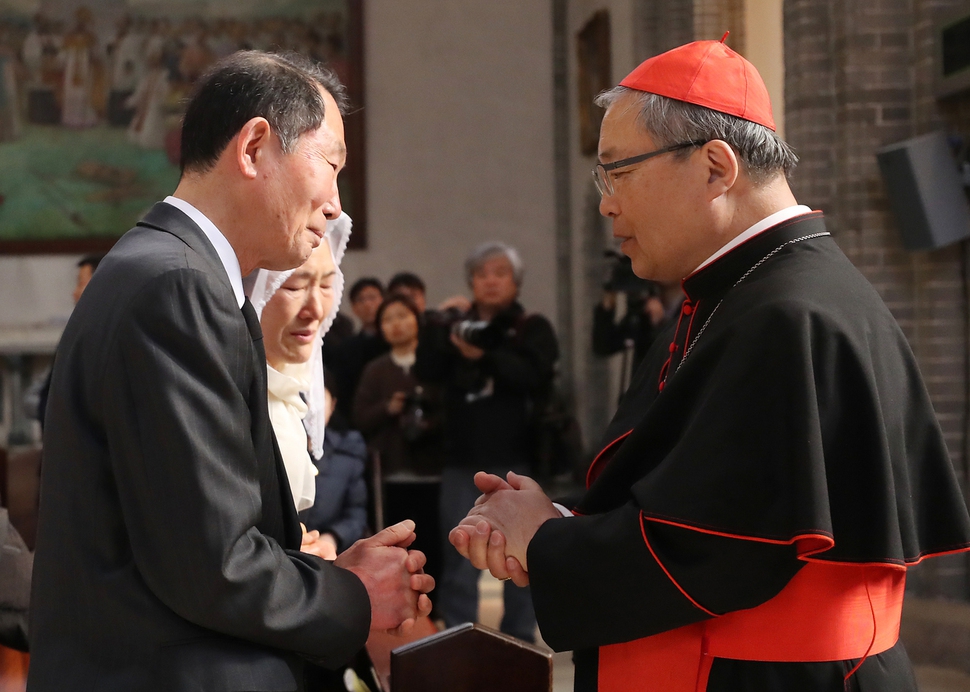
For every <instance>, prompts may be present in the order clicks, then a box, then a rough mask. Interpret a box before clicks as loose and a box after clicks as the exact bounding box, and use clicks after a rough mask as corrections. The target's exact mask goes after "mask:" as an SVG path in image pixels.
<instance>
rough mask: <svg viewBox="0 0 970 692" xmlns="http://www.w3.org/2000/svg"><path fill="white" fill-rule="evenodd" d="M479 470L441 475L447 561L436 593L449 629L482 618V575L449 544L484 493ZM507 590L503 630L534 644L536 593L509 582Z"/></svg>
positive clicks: (497, 471) (454, 470)
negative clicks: (452, 533) (453, 532)
mask: <svg viewBox="0 0 970 692" xmlns="http://www.w3.org/2000/svg"><path fill="white" fill-rule="evenodd" d="M477 470H478V469H463V468H450V467H446V468H445V469H444V471H443V472H442V474H441V499H440V505H439V506H440V510H441V529H442V540H443V541H444V545H443V548H442V551H443V553H444V555H443V557H444V559H443V560H442V569H441V580H440V582H439V584H438V586H437V588H436V589H435V592H434V593H437V595H438V597H437V599H436V600H437V610H438V612H439V613H441V616H442V617H443V618H444V620H445V625H447V626H448V627H454V626H455V625H460V624H462V623H463V622H475V621H476V620H477V619H478V579H479V577H480V576H481V573H480V572H479V570H477V569H475V568H474V567H472V564H471V563H470V562H469V561H468V560H466V559H465V558H463V557H462V556H461V555H459V554H458V551H457V550H455V548H454V546H452V545H451V543H449V542H448V532H449V531H451V530H452V529H453V528H455V527H456V526H458V524H459V522H461V520H462V519H464V518H465V516H466V515H467V514H468V510H470V509H471V508H472V507H473V506H474V505H475V500H476V499H477V498H478V496H479V495H481V494H482V493H481V492H480V491H479V490H478V488H476V487H475V481H474V477H475V473H476V471H477ZM482 470H484V471H488V472H489V473H495V474H496V475H499V476H502V477H503V478H504V477H505V473H506V472H507V471H509V470H512V471H515V472H516V473H528V469H525V468H521V467H519V468H512V469H508V468H494V469H482ZM504 588H505V591H504V593H503V596H504V598H503V602H504V606H505V612H504V614H503V615H502V625H501V630H502V631H503V632H505V633H506V634H511V635H512V636H513V637H518V638H519V639H523V640H525V641H527V642H534V641H535V627H536V616H535V611H534V610H533V609H532V593H531V591H530V590H529V587H524V588H523V587H520V586H516V585H515V584H513V583H512V582H511V581H507V582H505V584H504ZM432 595H433V594H432Z"/></svg>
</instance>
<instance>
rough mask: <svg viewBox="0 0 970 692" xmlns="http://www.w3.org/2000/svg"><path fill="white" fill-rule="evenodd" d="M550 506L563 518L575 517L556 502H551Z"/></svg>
mask: <svg viewBox="0 0 970 692" xmlns="http://www.w3.org/2000/svg"><path fill="white" fill-rule="evenodd" d="M552 506H553V507H555V508H556V509H558V510H559V513H560V514H561V515H563V516H564V517H574V516H576V515H575V514H573V513H572V512H570V511H569V510H568V509H566V508H565V507H563V506H562V505H561V504H559V503H558V502H553V503H552Z"/></svg>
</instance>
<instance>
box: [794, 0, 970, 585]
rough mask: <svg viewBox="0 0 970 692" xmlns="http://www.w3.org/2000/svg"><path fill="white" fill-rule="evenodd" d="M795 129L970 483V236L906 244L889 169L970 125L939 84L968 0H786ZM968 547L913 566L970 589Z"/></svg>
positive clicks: (813, 179)
mask: <svg viewBox="0 0 970 692" xmlns="http://www.w3.org/2000/svg"><path fill="white" fill-rule="evenodd" d="M784 7H785V15H784V21H785V68H786V79H785V91H786V94H785V101H786V109H787V120H786V128H787V138H788V141H789V142H790V143H791V144H792V145H793V147H794V148H795V150H796V152H797V153H798V155H799V156H800V158H801V163H800V164H799V167H798V169H797V171H796V173H795V176H794V177H793V180H792V186H793V188H794V190H795V194H796V196H797V197H798V199H799V201H801V202H803V203H805V204H808V205H810V206H812V207H813V208H816V209H822V210H824V211H825V213H826V216H827V219H828V223H829V227H830V229H831V231H832V233H833V235H834V237H835V239H836V241H837V242H838V243H839V245H840V246H841V247H842V249H843V250H844V251H845V252H846V254H847V255H848V256H849V258H850V259H851V260H852V261H853V262H854V263H855V265H856V266H858V267H859V269H860V270H861V271H862V272H863V273H864V274H865V275H866V277H867V278H868V279H869V280H870V281H871V282H872V284H873V285H874V286H875V287H876V289H877V290H878V291H879V292H880V294H881V295H882V296H883V299H884V300H885V301H886V303H887V305H888V306H889V308H890V310H892V312H893V314H894V315H895V316H896V318H897V320H898V321H899V323H900V325H901V326H902V328H903V331H904V332H905V333H906V336H907V338H908V339H909V341H910V344H911V345H912V347H913V351H914V352H915V353H916V357H917V359H918V361H919V365H920V368H921V370H922V372H923V376H924V378H925V380H926V384H927V388H928V389H929V393H930V397H931V399H932V400H933V404H934V407H935V409H936V411H937V414H938V416H939V418H940V423H941V425H942V426H943V431H944V434H945V436H946V441H947V444H948V446H949V450H950V456H951V460H952V462H953V464H954V467H955V468H956V470H957V472H958V475H959V476H960V478H961V482H962V483H963V484H964V488H965V489H966V488H967V487H968V480H970V478H968V475H967V462H968V459H967V458H966V454H965V450H966V447H967V415H968V410H967V407H968V397H967V391H968V375H970V373H968V370H967V353H968V348H970V344H968V340H967V326H968V325H967V320H966V315H967V299H966V295H967V277H966V252H967V248H966V245H965V244H958V245H955V246H951V247H948V248H944V249H942V250H937V251H932V252H907V251H906V250H904V249H903V247H902V243H901V241H900V239H899V235H898V232H897V230H896V227H895V225H894V221H893V219H892V217H891V216H890V213H889V208H888V202H887V199H886V195H885V191H884V188H883V184H882V181H881V178H880V176H879V171H878V168H877V165H876V159H875V151H876V150H877V149H879V148H880V147H882V146H884V145H887V144H891V143H893V142H897V141H899V140H903V139H907V138H909V137H913V136H916V135H918V134H923V133H926V132H930V131H933V130H936V129H939V128H941V127H944V126H946V127H947V128H948V129H949V130H951V131H956V132H962V134H963V135H964V136H970V117H968V116H970V97H968V96H961V97H958V98H955V99H950V100H948V101H946V102H940V101H938V100H937V98H936V97H935V95H934V94H933V74H934V69H935V63H934V50H935V44H934V40H935V35H934V28H935V26H936V23H937V21H938V16H939V13H940V12H941V11H949V10H954V9H960V8H966V9H967V11H970V2H966V1H965V0H961V1H959V2H955V1H952V0H951V1H943V0H937V1H935V2H930V1H928V0H911V1H910V2H892V1H889V0H867V1H866V2H864V3H863V2H852V3H843V2H841V1H840V0H785V4H784ZM967 566H968V561H967V558H966V557H965V556H954V557H949V558H940V559H936V560H931V561H928V562H926V563H924V565H923V566H921V567H920V568H918V569H916V570H913V572H912V573H911V577H910V587H911V589H912V590H914V591H916V592H917V593H920V594H922V595H927V596H943V597H949V598H961V599H970V588H968V584H970V571H968V569H967Z"/></svg>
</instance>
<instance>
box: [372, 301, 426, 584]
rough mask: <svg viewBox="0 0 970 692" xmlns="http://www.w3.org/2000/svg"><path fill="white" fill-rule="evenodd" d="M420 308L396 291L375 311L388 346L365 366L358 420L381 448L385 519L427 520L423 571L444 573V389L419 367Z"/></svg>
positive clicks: (421, 539)
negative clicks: (440, 521) (420, 375)
mask: <svg viewBox="0 0 970 692" xmlns="http://www.w3.org/2000/svg"><path fill="white" fill-rule="evenodd" d="M421 319H422V315H421V313H420V312H419V308H418V306H417V305H415V304H414V303H413V302H412V301H411V299H410V298H408V297H406V296H404V295H391V296H390V297H389V298H388V299H387V300H385V301H384V302H383V303H382V304H381V307H380V309H379V310H378V311H377V325H378V327H379V329H380V332H381V335H382V336H383V338H384V340H385V341H387V343H388V344H390V346H391V351H390V352H389V353H386V354H384V355H383V356H380V357H379V358H376V359H375V360H373V361H371V362H370V363H368V364H367V367H366V368H364V374H363V375H362V376H361V378H360V384H359V385H358V386H357V396H356V397H355V399H354V424H355V425H356V426H357V427H358V428H359V429H360V431H361V432H363V433H364V435H365V436H366V438H367V442H368V444H369V445H370V447H371V449H373V450H375V451H376V452H377V453H378V454H379V455H380V462H381V463H380V468H381V474H380V475H381V478H380V482H381V487H382V489H383V491H384V492H383V493H382V496H383V508H384V522H385V523H386V524H388V525H390V524H394V523H397V522H398V521H403V520H404V519H413V520H414V522H415V523H416V524H417V525H418V526H420V527H421V531H420V535H419V536H418V538H416V539H415V542H414V544H413V547H414V548H415V549H416V550H420V551H421V552H423V553H424V554H425V556H426V557H427V558H428V561H427V563H426V564H425V567H424V569H425V572H427V573H428V574H430V575H431V576H435V577H436V576H437V575H438V574H439V568H440V562H441V538H440V533H441V532H440V528H439V526H438V502H439V496H440V489H441V465H442V449H441V425H440V424H441V411H440V409H441V397H440V388H439V387H436V386H435V385H432V384H429V383H426V382H421V381H419V380H418V378H417V377H416V376H415V374H414V372H413V370H414V368H413V366H414V362H415V359H416V356H415V352H416V350H417V347H418V333H419V325H420V324H421Z"/></svg>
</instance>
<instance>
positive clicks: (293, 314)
mask: <svg viewBox="0 0 970 692" xmlns="http://www.w3.org/2000/svg"><path fill="white" fill-rule="evenodd" d="M336 273H337V268H336V266H335V265H334V262H333V254H332V253H331V252H330V244H329V243H326V242H324V243H320V245H319V246H318V247H317V248H316V249H315V250H313V252H312V253H311V254H310V259H308V260H307V261H306V262H305V263H304V264H303V265H302V266H300V267H298V268H297V269H296V271H294V272H293V273H292V274H291V275H290V276H289V278H288V279H287V280H286V281H284V282H283V285H282V286H280V288H279V290H277V291H276V293H274V294H273V297H272V298H270V299H269V301H268V302H267V303H266V306H265V307H264V308H263V314H262V315H261V316H260V324H261V325H262V328H263V344H264V346H265V348H266V360H267V361H268V362H269V364H270V365H272V366H273V367H274V368H276V369H277V370H279V369H280V368H282V366H284V365H286V364H287V363H305V362H307V361H308V360H310V356H312V355H313V349H315V348H318V346H319V342H318V340H317V332H318V331H319V330H320V323H321V322H322V321H323V319H324V318H325V317H326V316H327V315H329V314H330V310H331V309H332V308H333V303H334V294H333V282H334V277H335V276H336Z"/></svg>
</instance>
